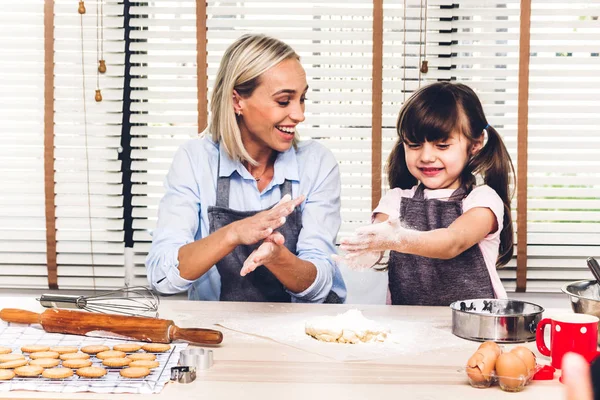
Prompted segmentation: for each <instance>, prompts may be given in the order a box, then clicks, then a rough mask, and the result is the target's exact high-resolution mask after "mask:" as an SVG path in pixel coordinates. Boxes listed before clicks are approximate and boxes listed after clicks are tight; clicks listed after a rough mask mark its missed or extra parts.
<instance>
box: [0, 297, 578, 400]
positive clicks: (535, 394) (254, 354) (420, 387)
mask: <svg viewBox="0 0 600 400" xmlns="http://www.w3.org/2000/svg"><path fill="white" fill-rule="evenodd" d="M3 307H18V308H25V309H29V310H31V311H36V312H40V311H43V308H42V307H41V306H40V305H39V303H37V302H36V301H35V299H32V298H23V297H19V298H14V297H5V298H0V308H3ZM351 308H360V309H362V310H366V311H368V315H369V316H370V317H371V318H373V316H377V319H378V320H380V319H381V320H384V319H386V318H409V319H411V320H421V321H431V322H432V323H433V322H435V323H436V325H437V326H440V325H442V326H447V329H448V330H450V327H451V317H452V315H451V311H450V309H449V308H447V307H400V306H380V305H360V306H357V305H313V304H261V303H215V302H191V301H185V300H168V299H163V300H162V303H161V307H160V317H161V318H169V319H173V320H175V323H176V324H177V325H179V326H181V327H213V328H215V329H220V330H222V331H223V334H224V341H223V343H222V345H220V346H218V347H214V348H213V351H214V360H215V363H214V365H213V367H212V368H210V369H208V370H205V371H200V372H199V373H198V377H197V379H196V381H194V382H192V383H190V384H179V383H169V384H167V386H166V387H165V388H164V389H163V391H162V392H161V393H160V394H157V395H151V397H152V398H156V399H177V400H183V399H201V398H205V399H211V400H213V399H235V398H239V399H261V400H262V399H270V398H272V399H275V398H277V399H285V400H290V399H303V400H306V399H307V398H308V399H310V400H312V399H311V397H312V398H315V399H344V400H345V399H375V398H410V399H461V400H464V399H470V398H472V399H482V398H485V399H515V398H532V399H533V398H544V399H545V400H550V399H563V398H564V392H563V388H562V384H561V383H559V381H558V376H559V375H560V372H557V374H556V378H555V379H554V380H553V381H534V382H533V383H532V384H530V385H528V386H527V387H526V388H525V390H524V391H522V392H520V393H506V392H503V391H502V390H501V389H500V388H499V387H498V386H494V387H491V388H488V389H474V388H471V387H470V386H469V384H468V382H467V379H466V376H465V374H464V372H461V371H460V370H461V368H462V367H463V366H464V364H465V363H466V361H467V359H468V358H469V356H470V355H471V354H470V353H471V352H466V353H465V351H464V350H452V349H450V350H448V351H444V352H436V351H431V352H425V353H422V354H419V355H418V356H415V355H414V354H413V355H411V356H395V357H392V358H386V359H380V360H376V361H373V362H346V363H344V362H336V361H332V360H331V359H329V358H326V357H323V356H320V355H317V354H311V353H308V352H305V351H302V350H299V349H296V348H293V347H290V346H287V345H284V344H280V343H277V342H274V341H272V340H268V339H262V338H257V337H254V336H249V335H246V334H243V333H238V332H233V331H230V330H227V329H223V328H221V327H214V326H212V325H213V324H214V323H216V322H219V321H221V320H223V319H226V318H235V317H236V316H238V315H244V316H246V317H247V316H248V315H252V314H256V315H257V316H261V315H264V314H265V313H269V314H270V315H277V314H278V313H281V314H286V315H289V313H295V312H299V313H300V312H301V313H310V314H314V315H315V316H318V315H334V314H336V313H340V312H343V311H345V310H347V309H351ZM565 311H568V310H565ZM424 340H426V338H424ZM468 345H469V344H468ZM477 346H478V344H477V343H475V342H472V348H473V351H474V350H475V349H476V348H477ZM526 346H528V347H529V348H531V349H532V350H534V351H535V352H536V354H537V355H538V356H539V353H537V350H535V343H528V344H526ZM539 361H541V362H544V363H548V359H547V358H546V357H543V356H539ZM142 397H144V398H147V397H150V395H122V394H120V395H117V394H115V395H104V394H94V393H75V394H64V393H57V394H55V393H42V392H24V391H20V392H19V391H13V392H8V393H0V398H2V399H4V398H19V399H22V398H36V399H100V398H102V399H107V398H108V399H123V398H125V399H137V398H142Z"/></svg>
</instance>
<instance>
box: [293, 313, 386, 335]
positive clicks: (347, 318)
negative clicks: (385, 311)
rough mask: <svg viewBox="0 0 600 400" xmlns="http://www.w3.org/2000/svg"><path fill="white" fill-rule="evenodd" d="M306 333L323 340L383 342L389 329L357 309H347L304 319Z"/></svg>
mask: <svg viewBox="0 0 600 400" xmlns="http://www.w3.org/2000/svg"><path fill="white" fill-rule="evenodd" d="M304 331H305V332H306V334H307V335H310V336H312V337H314V338H315V339H317V340H321V341H323V342H338V343H360V342H363V343H368V342H383V341H385V340H386V338H387V336H388V334H389V333H390V330H389V329H388V328H386V327H384V326H381V325H379V324H378V323H376V322H375V321H372V320H370V319H368V318H365V316H364V315H362V313H361V312H360V311H359V310H356V309H354V310H348V311H346V312H345V313H343V314H338V315H336V316H335V317H331V316H323V317H316V318H313V319H311V320H309V321H306V324H305V327H304Z"/></svg>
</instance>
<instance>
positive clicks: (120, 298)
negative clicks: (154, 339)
mask: <svg viewBox="0 0 600 400" xmlns="http://www.w3.org/2000/svg"><path fill="white" fill-rule="evenodd" d="M37 300H38V301H39V302H40V303H41V304H42V306H44V307H48V308H80V309H82V310H86V311H91V312H99V313H103V314H124V315H149V314H152V313H154V316H156V315H157V313H158V304H159V303H160V300H159V298H158V297H157V296H156V294H154V292H153V291H152V290H150V289H149V288H147V287H145V286H131V287H124V288H121V289H117V290H111V291H108V292H103V293H99V294H96V295H92V296H78V295H65V294H43V295H41V296H40V298H39V299H37Z"/></svg>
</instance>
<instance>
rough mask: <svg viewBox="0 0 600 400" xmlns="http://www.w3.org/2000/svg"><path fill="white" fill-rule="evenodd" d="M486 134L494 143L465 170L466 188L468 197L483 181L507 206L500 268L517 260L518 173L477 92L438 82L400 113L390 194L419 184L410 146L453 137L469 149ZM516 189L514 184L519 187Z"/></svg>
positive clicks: (390, 170) (389, 170)
mask: <svg viewBox="0 0 600 400" xmlns="http://www.w3.org/2000/svg"><path fill="white" fill-rule="evenodd" d="M484 129H485V130H486V131H487V134H488V140H487V143H486V144H485V146H484V147H483V148H482V149H481V150H480V151H479V152H477V153H476V154H475V155H474V156H473V157H472V158H471V159H470V160H469V162H468V163H467V165H466V166H465V169H464V170H463V172H462V174H461V177H460V182H461V185H462V186H463V187H464V188H465V189H466V190H467V193H468V192H470V191H471V190H472V189H473V186H474V185H475V176H476V175H478V174H479V175H481V176H482V177H483V180H484V182H485V184H486V185H488V186H490V187H491V188H492V189H494V190H495V191H496V193H498V195H499V196H500V198H501V199H502V202H503V203H504V221H503V227H502V232H500V251H499V254H498V260H497V262H496V266H497V267H501V266H503V265H505V264H506V263H508V261H509V260H510V259H511V258H512V255H513V246H514V244H513V226H512V217H511V212H510V200H511V198H512V194H511V193H509V191H510V186H509V185H510V180H511V174H512V179H514V176H515V173H514V167H513V164H512V161H511V159H510V155H509V154H508V151H507V150H506V147H505V146H504V143H503V142H502V138H501V137H500V134H499V133H498V132H497V131H496V130H495V129H494V128H493V127H491V126H489V125H488V122H487V119H486V118H485V114H484V113H483V107H482V106H481V102H480V101H479V98H478V97H477V95H476V94H475V92H474V91H473V90H472V89H471V88H469V87H468V86H466V85H463V84H461V83H450V82H436V83H433V84H431V85H428V86H425V87H423V88H421V89H420V90H418V91H417V92H415V93H414V94H413V95H412V96H411V97H410V98H409V99H408V100H407V101H406V103H404V105H403V106H402V108H401V109H400V114H399V115H398V121H397V123H396V130H397V132H398V140H397V142H396V144H395V145H394V148H393V150H392V152H391V154H390V156H389V158H388V161H387V173H388V180H389V184H390V188H401V189H410V188H411V187H413V186H414V185H415V184H417V179H416V178H415V177H414V176H412V175H411V173H410V172H409V171H408V167H407V165H406V159H405V154H404V143H405V142H410V143H424V142H426V141H427V142H436V141H439V140H446V139H447V138H449V137H450V135H451V134H452V133H453V132H460V133H462V134H463V135H464V136H465V137H466V138H467V140H469V143H473V142H474V141H475V140H478V139H481V135H483V131H484ZM513 183H514V182H513Z"/></svg>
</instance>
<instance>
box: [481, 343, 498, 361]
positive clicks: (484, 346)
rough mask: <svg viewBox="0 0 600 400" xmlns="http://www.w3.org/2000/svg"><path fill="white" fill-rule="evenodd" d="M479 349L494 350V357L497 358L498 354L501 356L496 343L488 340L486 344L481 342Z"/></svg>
mask: <svg viewBox="0 0 600 400" xmlns="http://www.w3.org/2000/svg"><path fill="white" fill-rule="evenodd" d="M479 348H480V349H492V350H494V352H496V357H498V356H499V355H500V354H502V349H501V348H500V346H498V344H497V343H496V342H493V341H491V340H488V341H487V342H483V343H481V345H480V346H479Z"/></svg>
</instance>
